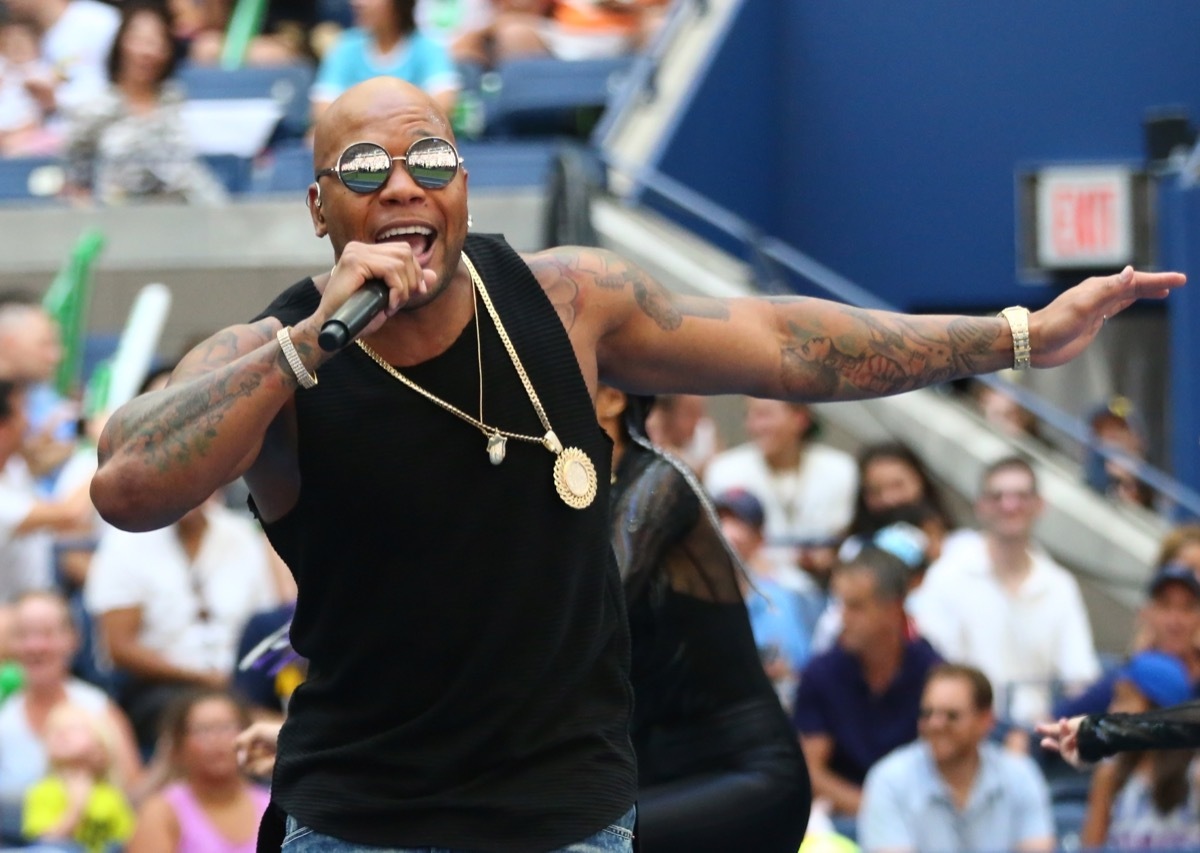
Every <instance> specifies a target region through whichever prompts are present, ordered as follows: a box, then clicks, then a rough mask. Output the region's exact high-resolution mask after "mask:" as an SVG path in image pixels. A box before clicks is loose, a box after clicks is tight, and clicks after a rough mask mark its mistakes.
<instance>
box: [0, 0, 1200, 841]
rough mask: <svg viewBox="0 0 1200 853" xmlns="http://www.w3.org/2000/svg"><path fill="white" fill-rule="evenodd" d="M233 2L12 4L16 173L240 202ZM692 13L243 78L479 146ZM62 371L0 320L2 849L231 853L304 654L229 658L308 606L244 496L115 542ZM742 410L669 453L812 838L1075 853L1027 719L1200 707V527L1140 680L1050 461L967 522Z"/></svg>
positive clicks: (1016, 464) (1152, 614) (287, 37)
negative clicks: (505, 68)
mask: <svg viewBox="0 0 1200 853" xmlns="http://www.w3.org/2000/svg"><path fill="white" fill-rule="evenodd" d="M232 5H233V4H232V3H231V2H211V1H210V2H198V0H113V2H101V0H0V156H26V155H35V154H53V155H56V156H60V157H62V159H63V161H64V163H65V164H66V180H65V182H64V185H63V189H62V193H63V195H64V197H66V198H68V199H70V200H71V201H72V202H74V203H100V204H121V203H127V202H128V201H129V200H131V199H134V198H137V199H147V198H152V199H155V200H159V201H165V200H175V201H184V202H190V203H202V204H220V203H223V202H224V201H225V199H226V197H227V196H226V192H225V190H224V188H223V187H222V185H221V183H220V181H219V180H217V178H216V176H215V175H214V174H212V173H211V172H210V171H209V169H208V168H207V167H206V165H205V163H204V161H203V159H202V158H201V157H198V156H197V152H195V151H194V150H193V149H192V140H191V139H190V137H189V135H188V134H187V132H186V127H185V124H184V119H183V116H182V107H183V105H184V102H183V98H182V96H181V93H180V90H179V89H178V88H177V87H176V86H175V75H176V71H177V69H178V68H180V67H181V64H187V65H192V66H205V65H214V64H216V63H218V62H219V60H220V58H221V56H222V54H223V52H225V51H226V50H228V49H229V44H228V43H227V38H228V37H227V32H228V24H229V16H230V14H231V11H232ZM667 5H668V3H667V2H666V0H644V2H635V3H626V2H611V3H606V2H599V3H595V2H584V0H341V2H339V0H310V2H293V3H284V2H275V3H271V4H270V5H269V8H268V13H267V26H266V27H265V29H264V30H263V32H262V33H260V34H259V35H258V36H256V37H255V38H253V39H251V40H250V41H249V42H248V44H247V45H246V54H245V61H246V62H247V63H249V64H252V65H294V64H300V65H305V66H308V67H310V68H311V69H312V72H313V75H312V76H313V87H312V90H311V92H310V93H309V99H310V102H311V107H312V115H313V116H316V115H318V114H319V113H320V111H321V110H322V109H323V108H324V107H325V106H327V105H328V103H329V102H330V101H331V100H332V99H333V98H335V97H336V96H337V95H338V94H339V93H340V92H341V91H343V90H344V89H345V88H347V87H349V86H351V85H353V84H354V83H356V82H358V81H359V80H361V79H365V78H366V77H370V76H375V75H378V74H391V75H397V76H403V77H405V78H407V79H410V80H412V81H413V82H414V83H416V84H418V85H420V86H422V87H424V88H426V89H427V90H428V91H429V92H430V93H431V94H432V95H433V96H434V97H435V98H436V99H437V100H438V102H439V103H440V104H441V105H442V106H443V108H444V109H446V111H447V112H448V113H450V114H451V115H453V116H455V117H456V120H462V116H463V111H462V109H461V104H460V103H459V96H460V93H461V92H462V91H463V87H464V86H465V85H467V83H466V81H467V80H468V79H470V78H471V76H472V74H474V73H476V72H478V71H480V70H486V69H489V68H493V67H498V66H500V65H502V64H503V63H504V62H507V61H510V60H513V59H518V58H521V57H529V56H549V57H554V58H557V59H561V60H564V61H567V60H572V59H583V58H594V57H604V56H613V55H619V54H621V53H623V52H627V51H630V50H636V49H638V48H639V47H641V46H642V45H644V44H645V42H646V40H647V39H648V38H649V37H651V35H652V34H653V32H654V30H655V28H656V27H657V26H658V24H659V23H660V21H661V19H662V15H663V13H664V11H665V9H666V6H667ZM61 354H62V351H61V346H60V344H59V342H58V339H57V330H56V328H55V326H54V324H53V322H52V321H51V319H50V318H49V317H48V315H46V313H45V312H44V311H43V310H42V309H41V307H40V306H39V304H38V303H37V302H36V301H34V300H31V299H29V298H28V297H22V296H21V295H19V294H5V295H3V296H0V695H2V696H3V699H2V700H0V844H8V845H18V844H21V843H25V842H32V841H37V840H42V841H47V842H55V843H57V842H61V841H67V840H71V839H74V840H75V841H77V842H78V843H80V844H81V845H83V847H84V848H85V849H94V848H95V849H99V847H102V846H103V845H104V844H107V843H109V842H115V843H118V844H123V845H126V846H127V848H128V849H129V850H130V851H133V853H138V852H139V851H161V850H168V849H210V848H212V849H217V848H216V847H214V845H218V844H224V845H226V846H227V847H228V848H229V849H237V847H238V845H242V846H244V845H245V844H247V843H248V842H249V839H250V838H251V836H252V834H253V826H255V825H256V823H257V818H258V815H259V814H260V813H261V811H262V807H263V805H264V803H265V798H264V794H263V791H262V788H261V787H260V786H259V785H258V783H256V782H255V781H253V780H247V779H245V778H244V777H243V775H241V774H239V772H238V769H237V766H236V763H235V762H234V760H233V746H232V744H233V738H234V736H235V735H236V733H237V732H238V731H239V730H240V729H241V728H242V727H244V726H245V725H246V723H247V722H248V721H249V720H251V719H267V720H275V721H277V720H280V719H282V717H283V715H284V714H285V713H286V707H287V699H288V696H289V695H290V693H291V691H292V690H294V689H295V688H296V686H297V685H298V684H299V683H300V682H302V681H303V679H304V675H305V673H304V661H303V660H300V659H296V658H294V657H292V658H289V659H288V660H286V661H285V662H284V663H283V664H281V665H280V666H278V667H273V668H271V669H255V670H250V671H242V670H239V668H238V667H237V661H238V660H239V659H240V658H241V657H242V656H244V655H245V654H246V653H248V652H249V651H250V650H251V649H254V648H255V647H256V646H259V645H260V643H261V642H262V641H269V639H270V638H271V636H272V635H273V634H274V632H276V631H277V630H278V629H279V628H280V627H281V626H283V625H285V624H286V622H287V620H288V619H289V618H290V615H291V613H292V608H293V606H294V594H295V588H294V586H293V585H292V584H291V579H290V575H289V573H288V571H287V568H286V566H283V564H282V563H281V561H280V560H279V558H278V556H277V555H276V554H274V552H273V551H272V550H271V549H270V547H269V546H268V544H267V543H266V540H265V538H264V537H263V536H262V533H261V531H260V530H259V529H258V528H257V527H256V525H255V524H254V522H253V521H252V520H251V518H250V517H249V516H248V514H247V513H246V511H245V506H244V502H243V501H241V500H235V499H234V498H232V497H230V496H226V495H221V494H218V495H214V496H213V497H212V500H211V501H210V502H209V503H208V504H206V505H205V506H203V507H201V508H199V509H197V510H196V511H194V512H193V513H190V514H189V515H188V516H186V517H185V518H183V519H181V520H180V521H179V522H178V523H177V524H175V525H173V526H172V527H170V528H166V529H164V530H159V531H153V532H150V533H138V534H133V533H125V532H122V531H117V530H114V529H110V528H108V527H107V526H106V525H104V524H103V522H102V521H101V520H100V519H99V518H98V517H97V516H96V515H95V513H94V510H93V509H92V507H91V505H90V502H89V501H88V498H87V477H88V473H89V471H88V464H89V463H88V460H89V459H91V460H92V462H91V464H93V465H94V449H93V448H92V447H91V446H90V445H89V444H88V442H89V441H90V440H91V438H90V437H91V436H93V435H94V434H95V430H96V428H97V424H96V423H91V422H87V421H86V420H81V419H80V417H79V411H78V407H77V405H76V404H75V403H74V402H73V401H71V400H67V399H63V398H62V397H60V396H59V395H57V394H56V393H55V392H54V391H53V389H52V385H51V379H52V377H53V375H54V371H55V369H56V367H57V364H58V361H59V359H60V358H61ZM163 375H164V374H158V375H157V376H156V377H151V379H150V380H148V385H147V387H150V383H153V381H155V380H156V379H158V380H159V381H161V378H162V376H163ZM973 399H974V401H975V403H976V405H977V407H978V411H979V413H980V415H981V416H982V418H983V420H984V422H986V423H988V424H991V425H992V426H993V428H994V429H995V430H996V432H997V433H998V434H1001V435H1005V436H1009V437H1028V438H1032V439H1037V437H1038V436H1037V426H1036V423H1035V421H1034V420H1033V419H1032V418H1031V417H1030V416H1029V414H1028V413H1027V412H1025V411H1024V410H1023V409H1022V408H1021V407H1020V406H1019V405H1018V404H1017V402H1016V401H1015V400H1014V399H1013V398H1012V397H1010V396H1008V395H1006V394H1004V393H1003V391H1002V390H1000V389H998V388H996V387H993V386H990V385H987V386H984V385H980V386H978V388H977V389H976V391H975V393H974V396H973ZM745 405H746V418H745V423H744V431H745V434H746V436H747V441H746V442H745V443H742V444H738V445H736V446H733V447H727V445H726V442H725V441H724V440H723V437H722V436H721V434H720V430H718V428H717V426H716V423H715V421H714V419H713V418H712V417H710V416H709V414H708V413H707V411H706V404H705V401H704V400H703V399H702V398H699V397H692V396H687V395H680V396H672V397H666V398H662V399H661V400H660V401H659V403H658V405H657V407H656V409H655V411H654V414H653V416H652V418H651V420H650V422H649V424H648V426H649V428H650V429H651V430H652V432H653V435H654V438H655V440H656V441H657V442H658V443H659V444H660V445H662V446H663V447H666V448H669V449H670V450H672V451H673V452H675V453H676V454H677V455H678V456H680V458H682V459H683V460H685V461H686V462H687V463H688V464H689V465H690V466H691V467H692V468H693V469H694V470H695V471H696V473H697V475H698V476H699V477H700V478H701V480H702V482H703V483H704V485H705V487H706V489H707V490H708V491H709V493H710V494H711V495H712V497H713V505H714V509H715V511H716V512H717V514H718V516H719V518H720V521H721V526H722V531H723V532H724V534H725V536H726V538H727V539H728V540H729V542H730V544H731V545H732V547H733V548H734V550H735V551H736V553H737V554H738V556H739V558H740V559H741V561H742V562H743V564H744V565H745V566H746V567H747V569H748V572H747V574H746V576H745V578H744V579H743V581H744V582H743V585H742V593H743V596H744V599H745V602H746V606H747V609H748V612H749V614H750V618H751V624H752V628H753V631H754V636H755V639H756V642H757V644H758V646H759V649H760V654H761V659H762V665H763V667H764V669H765V671H766V672H767V673H768V675H769V676H770V678H771V680H772V682H773V684H774V685H775V687H776V690H777V692H778V695H779V698H780V701H781V703H782V704H783V705H784V707H785V708H786V709H787V710H788V711H789V713H790V714H791V715H792V719H793V721H794V725H795V729H796V735H797V738H798V739H799V740H800V742H801V744H802V747H803V749H804V752H805V755H806V758H807V760H808V763H809V766H810V769H811V773H812V779H813V785H814V790H815V793H816V794H817V797H818V820H817V821H816V822H817V823H820V819H821V818H823V817H826V816H827V817H828V818H829V820H830V821H831V824H832V826H833V827H834V828H836V829H837V830H838V831H840V832H842V833H843V834H845V835H849V836H855V835H857V837H858V840H859V841H860V843H861V844H862V845H863V846H864V848H865V849H867V850H949V849H960V850H983V849H996V848H997V847H1003V848H1005V849H1020V850H1027V851H1037V850H1049V849H1051V848H1052V847H1054V846H1055V844H1056V843H1057V842H1058V840H1059V837H1058V836H1061V827H1057V826H1056V825H1055V812H1054V810H1053V796H1054V794H1055V790H1056V787H1055V786H1056V785H1061V784H1062V778H1061V777H1062V775H1063V774H1064V773H1065V772H1066V771H1065V770H1064V768H1063V767H1062V766H1060V765H1059V764H1058V763H1056V760H1052V759H1050V758H1047V757H1044V756H1041V755H1039V754H1038V753H1037V752H1036V751H1035V750H1034V748H1033V747H1032V746H1031V742H1030V738H1029V736H1028V732H1029V729H1030V727H1031V726H1032V724H1033V723H1035V722H1038V721H1040V720H1044V719H1047V718H1050V717H1052V716H1059V715H1069V714H1076V713H1086V712H1092V711H1102V710H1105V709H1108V708H1112V709H1116V710H1139V709H1144V708H1148V707H1155V706H1158V705H1163V704H1170V703H1173V702H1176V701H1179V700H1181V699H1183V698H1187V697H1192V696H1198V697H1200V527H1196V526H1183V527H1180V528H1178V529H1177V530H1176V531H1174V532H1173V533H1172V534H1171V535H1170V536H1168V537H1167V538H1166V539H1165V540H1164V542H1163V546H1162V552H1161V554H1160V555H1159V558H1158V560H1157V562H1156V565H1155V566H1154V567H1153V570H1152V572H1151V573H1150V579H1149V581H1148V584H1147V587H1146V590H1145V593H1146V600H1145V605H1144V607H1143V609H1142V611H1141V613H1140V614H1139V617H1138V620H1137V627H1136V631H1135V633H1134V635H1133V636H1131V637H1130V639H1129V643H1128V649H1127V651H1128V656H1127V658H1128V659H1127V660H1122V661H1120V662H1119V663H1118V662H1114V661H1108V662H1106V661H1105V660H1103V659H1102V658H1101V656H1099V655H1097V653H1096V649H1095V645H1094V642H1093V636H1092V629H1091V625H1090V624H1089V618H1088V614H1087V611H1086V610H1085V608H1084V602H1083V598H1082V596H1081V593H1080V590H1079V587H1078V584H1077V583H1076V581H1075V579H1074V577H1073V576H1072V575H1071V574H1070V573H1069V572H1068V571H1067V570H1066V569H1064V568H1063V567H1062V566H1059V565H1058V564H1057V563H1055V561H1054V560H1053V559H1052V558H1051V557H1050V554H1049V551H1050V549H1049V548H1048V547H1047V545H1046V543H1043V542H1039V541H1038V540H1037V539H1036V538H1035V536H1034V530H1035V526H1036V523H1037V520H1038V518H1039V516H1040V514H1041V512H1042V510H1043V507H1044V500H1043V497H1042V495H1041V491H1040V488H1039V482H1038V474H1037V470H1036V468H1035V467H1034V466H1033V465H1031V464H1030V463H1029V462H1028V461H1027V460H1026V459H1025V458H1023V457H1015V456H1014V457H1011V458H1005V459H1000V460H996V461H995V462H994V463H993V464H991V465H990V466H989V467H988V468H987V469H986V471H985V472H984V474H983V475H982V477H981V479H980V482H979V483H978V489H977V493H976V494H975V495H974V496H973V497H974V502H973V504H972V505H971V507H970V510H969V511H968V512H966V513H962V512H960V514H959V515H958V516H955V515H954V514H953V513H952V512H951V511H950V510H949V508H948V506H947V502H946V501H945V500H944V499H943V496H942V495H941V494H940V493H939V488H938V486H937V485H936V483H935V482H934V480H933V479H932V478H931V477H930V475H929V474H928V472H927V471H926V469H925V466H924V465H923V464H922V461H921V459H920V458H918V456H917V455H916V454H914V453H913V452H912V451H911V450H910V449H909V448H907V447H905V446H904V445H903V444H898V443H895V442H888V443H882V444H877V445H872V446H868V447H865V448H862V449H861V450H860V451H859V453H858V454H857V456H856V457H855V456H852V455H850V454H847V453H845V452H843V451H840V450H837V449H835V448H834V447H832V446H830V445H828V444H826V443H824V442H822V441H821V434H820V427H819V420H818V418H817V417H816V415H815V414H814V412H813V411H811V410H810V409H809V408H808V407H806V406H803V405H797V404H786V403H781V402H776V401H767V400H747V401H746V404H745ZM1086 420H1087V423H1088V426H1089V428H1090V429H1091V430H1092V431H1093V434H1094V436H1095V438H1096V439H1097V440H1098V441H1099V442H1102V443H1103V444H1104V446H1106V447H1109V448H1112V449H1114V450H1115V452H1116V456H1109V457H1106V456H1104V455H1101V454H1097V453H1094V452H1091V453H1089V454H1088V456H1087V457H1086V458H1085V459H1084V460H1083V462H1084V465H1083V478H1084V481H1085V482H1086V483H1087V485H1088V486H1090V487H1091V488H1093V489H1094V490H1095V491H1096V492H1098V493H1100V494H1103V495H1105V496H1106V497H1107V498H1108V499H1110V500H1111V501H1113V502H1114V503H1115V504H1117V505H1131V506H1137V507H1140V508H1141V509H1150V510H1153V509H1154V508H1155V496H1154V495H1153V494H1152V493H1150V492H1149V491H1148V490H1147V489H1146V488H1145V486H1144V485H1143V484H1142V483H1141V482H1140V481H1139V480H1138V478H1137V477H1136V476H1134V472H1135V470H1136V463H1137V462H1138V461H1141V460H1144V459H1145V458H1146V456H1147V454H1148V450H1149V448H1148V447H1147V438H1146V429H1145V425H1144V424H1142V423H1141V422H1140V419H1139V417H1138V414H1137V412H1136V411H1135V410H1134V408H1133V406H1132V405H1131V404H1130V402H1129V401H1128V400H1127V399H1125V398H1123V397H1113V398H1111V399H1108V400H1105V401H1103V403H1101V404H1100V405H1097V406H1096V407H1095V408H1094V409H1093V410H1092V411H1090V412H1088V413H1087V414H1086ZM1194 759H1195V756H1194V755H1192V754H1191V753H1183V754H1172V755H1169V756H1162V755H1148V754H1147V755H1140V754H1137V755H1132V756H1126V757H1124V758H1122V759H1119V760H1116V761H1113V762H1109V763H1106V764H1104V765H1101V766H1100V767H1099V768H1097V770H1096V771H1095V772H1094V774H1093V775H1092V777H1091V779H1090V785H1091V790H1090V792H1089V793H1088V796H1087V804H1086V809H1085V811H1084V812H1083V814H1081V817H1082V820H1081V827H1080V838H1081V840H1082V841H1083V843H1085V844H1088V845H1092V846H1101V845H1109V846H1112V847H1115V848H1118V849H1134V848H1139V849H1146V848H1148V847H1160V848H1164V849H1166V848H1180V847H1182V848H1186V847H1194V846H1196V845H1197V844H1200V787H1197V773H1198V772H1200V764H1197V763H1196V762H1195V761H1194ZM1071 772H1072V773H1073V772H1074V771H1071ZM1075 790H1076V791H1077V790H1078V785H1076V786H1075ZM1080 802H1082V798H1080ZM213 803H220V804H221V805H220V807H216V806H213ZM1056 833H1057V835H1056ZM188 845H191V847H189V846H188ZM197 845H198V846H197ZM206 845H207V846H206ZM220 849H225V848H220Z"/></svg>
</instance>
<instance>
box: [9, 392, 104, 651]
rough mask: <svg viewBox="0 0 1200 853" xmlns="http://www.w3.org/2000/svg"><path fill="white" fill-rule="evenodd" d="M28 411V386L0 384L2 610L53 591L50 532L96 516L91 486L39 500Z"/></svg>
mask: <svg viewBox="0 0 1200 853" xmlns="http://www.w3.org/2000/svg"><path fill="white" fill-rule="evenodd" d="M25 408H26V402H25V390H24V386H22V385H19V384H16V383H13V382H11V381H8V380H0V608H3V607H4V606H5V605H7V604H8V603H10V602H12V601H13V600H14V599H16V598H17V596H19V595H20V594H21V593H23V592H26V591H28V590H35V589H47V588H49V587H50V586H51V584H52V583H53V579H54V576H53V566H52V563H51V546H52V540H51V538H50V534H51V533H68V532H71V531H75V530H79V529H82V528H84V527H86V525H87V524H88V522H89V521H90V520H91V517H92V503H91V500H90V498H89V497H88V484H87V483H84V484H82V485H81V486H78V487H77V488H76V489H75V490H74V491H72V492H71V493H70V494H68V495H66V496H65V497H64V498H63V499H62V500H57V501H48V500H42V499H40V498H39V497H38V494H37V488H36V485H35V483H34V479H33V476H32V475H31V474H30V472H29V468H28V466H26V464H25V460H24V459H23V458H22V456H21V453H20V450H21V448H22V444H23V442H24V440H25V432H26V427H27V425H28V421H27V419H26V416H25ZM3 619H4V614H0V621H3ZM0 633H3V632H0ZM0 640H2V638H0ZM0 646H2V642H0ZM2 652H3V649H2V648H0V653H2Z"/></svg>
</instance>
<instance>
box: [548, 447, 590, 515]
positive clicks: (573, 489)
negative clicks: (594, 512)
mask: <svg viewBox="0 0 1200 853" xmlns="http://www.w3.org/2000/svg"><path fill="white" fill-rule="evenodd" d="M554 488H555V489H557V490H558V496H559V497H560V498H562V499H563V503H565V504H566V505H567V506H569V507H572V508H573V509H585V508H586V507H588V506H591V503H592V501H594V500H595V499H596V488H597V480H596V468H595V466H593V465H592V460H591V459H589V458H588V455H587V454H586V453H584V452H583V451H582V450H580V449H579V448H578V447H568V448H565V449H564V450H563V452H562V453H560V454H558V458H557V459H555V460H554Z"/></svg>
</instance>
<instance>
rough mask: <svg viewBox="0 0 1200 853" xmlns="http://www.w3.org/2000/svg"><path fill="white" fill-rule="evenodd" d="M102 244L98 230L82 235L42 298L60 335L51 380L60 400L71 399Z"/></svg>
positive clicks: (44, 306) (43, 304)
mask: <svg viewBox="0 0 1200 853" xmlns="http://www.w3.org/2000/svg"><path fill="white" fill-rule="evenodd" d="M104 242H105V240H104V235H103V234H102V233H101V232H100V231H99V230H97V229H95V228H89V229H88V230H86V231H84V232H83V234H82V235H80V237H79V239H78V240H77V241H76V242H75V247H74V248H73V249H72V250H71V254H70V256H69V257H68V258H67V262H66V264H65V265H64V266H63V268H62V269H60V270H59V271H58V275H57V276H55V277H54V281H53V282H51V284H50V288H49V289H48V290H47V291H46V295H45V296H44V297H42V307H43V308H45V309H46V311H47V313H49V314H50V316H51V317H52V318H54V320H55V321H56V322H57V323H58V328H59V332H60V334H61V335H62V344H63V357H62V361H61V362H59V365H58V373H57V374H56V375H55V377H54V388H55V390H56V391H58V393H59V394H61V395H62V396H64V397H71V396H74V394H75V391H76V390H77V386H78V384H79V379H80V376H79V373H80V370H81V369H82V366H83V344H84V341H85V339H86V338H87V315H88V307H89V306H90V305H91V297H92V267H93V266H94V265H95V263H96V258H98V257H99V256H100V252H101V251H102V250H103V249H104Z"/></svg>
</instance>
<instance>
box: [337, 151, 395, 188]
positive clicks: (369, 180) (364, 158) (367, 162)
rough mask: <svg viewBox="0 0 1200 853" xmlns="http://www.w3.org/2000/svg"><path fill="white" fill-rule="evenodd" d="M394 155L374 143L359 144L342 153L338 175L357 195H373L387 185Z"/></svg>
mask: <svg viewBox="0 0 1200 853" xmlns="http://www.w3.org/2000/svg"><path fill="white" fill-rule="evenodd" d="M391 171H392V155H390V154H388V153H387V151H386V150H384V149H383V148H381V147H380V146H378V145H376V144H375V143H374V142H357V143H355V144H354V145H351V146H350V147H349V148H347V149H346V150H345V151H343V152H342V156H341V157H340V158H339V159H338V174H340V175H341V178H342V183H343V184H345V185H346V187H347V188H349V189H351V190H353V191H354V192H356V193H373V192H375V190H377V189H379V188H380V187H382V186H383V185H384V184H385V183H387V179H388V175H389V174H391Z"/></svg>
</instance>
